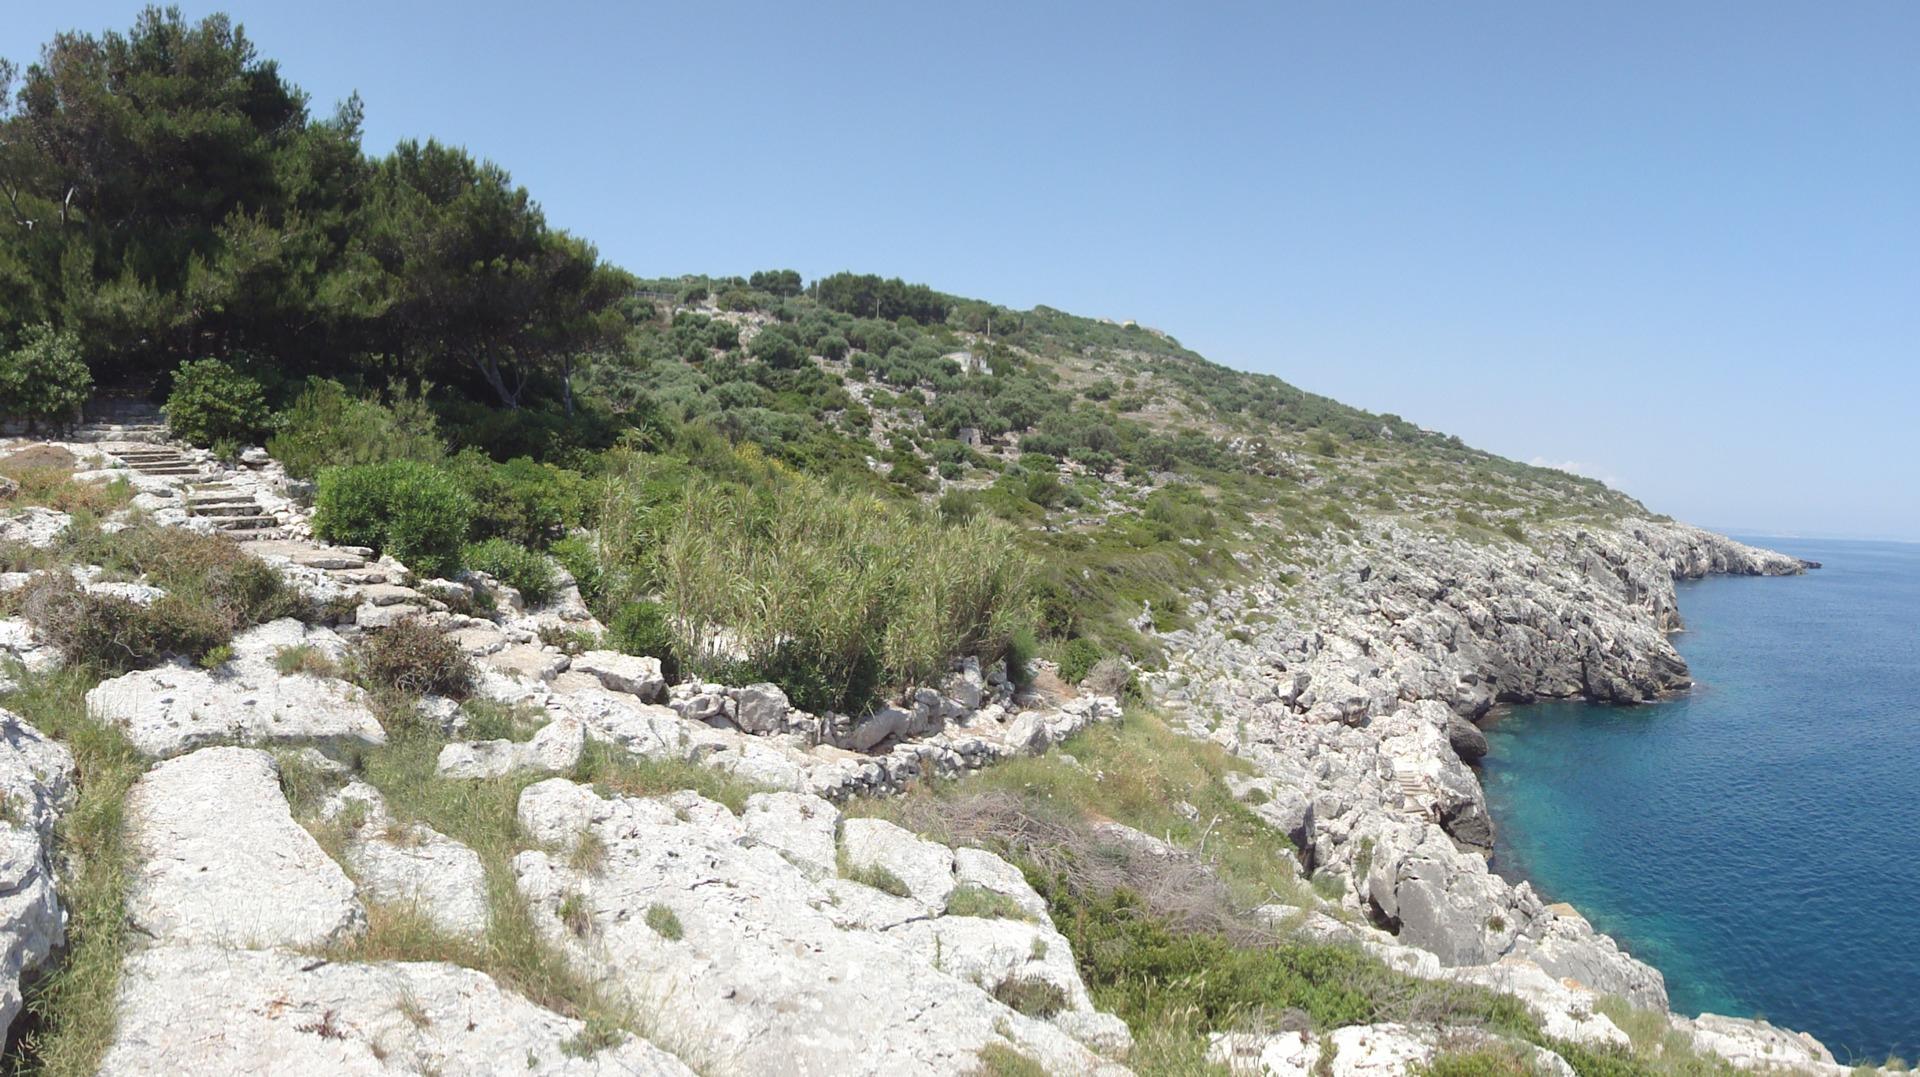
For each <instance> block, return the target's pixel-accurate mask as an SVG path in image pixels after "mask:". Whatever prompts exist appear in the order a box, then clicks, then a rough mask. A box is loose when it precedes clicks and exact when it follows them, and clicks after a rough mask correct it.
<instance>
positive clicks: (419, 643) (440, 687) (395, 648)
mask: <svg viewBox="0 0 1920 1077" xmlns="http://www.w3.org/2000/svg"><path fill="white" fill-rule="evenodd" d="M353 660H354V673H355V675H356V676H357V678H358V679H359V680H360V682H361V684H362V685H364V686H365V687H366V688H368V689H370V690H372V691H376V692H377V691H382V690H389V691H398V692H403V693H406V694H408V695H436V696H447V697H448V698H451V699H464V698H466V696H467V695H468V694H469V693H470V692H472V691H473V680H474V669H473V660H472V659H470V658H468V657H467V653H466V652H465V651H463V650H461V649H460V645H459V644H457V643H455V642H454V641H453V638H452V637H450V636H448V635H447V634H446V633H444V632H442V631H440V629H439V628H438V627H436V626H434V625H432V624H429V623H428V622H426V621H423V620H420V619H419V618H417V617H408V618H404V619H402V620H399V621H396V622H394V623H393V624H391V625H388V626H387V627H385V628H377V629H374V630H373V631H371V632H367V633H364V634H362V635H361V636H360V637H359V638H358V639H356V640H354V645H353Z"/></svg>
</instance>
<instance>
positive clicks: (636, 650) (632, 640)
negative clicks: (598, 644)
mask: <svg viewBox="0 0 1920 1077" xmlns="http://www.w3.org/2000/svg"><path fill="white" fill-rule="evenodd" d="M607 645H608V646H609V647H612V648H613V649H614V650H616V651H619V652H621V653H622V654H636V655H643V656H645V657H648V658H657V659H659V660H660V672H661V673H662V674H663V675H664V676H665V677H666V678H667V680H669V681H674V680H678V679H679V676H680V662H679V660H678V659H677V658H675V657H674V653H673V625H672V623H671V621H670V620H669V618H668V616H667V608H666V607H665V606H663V605H661V604H660V603H658V602H653V601H649V600H644V599H643V600H641V601H638V602H629V603H627V604H626V605H624V606H622V607H620V609H619V611H618V612H616V613H615V614H614V615H613V623H612V624H609V625H608V626H607Z"/></svg>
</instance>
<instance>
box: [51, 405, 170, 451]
mask: <svg viewBox="0 0 1920 1077" xmlns="http://www.w3.org/2000/svg"><path fill="white" fill-rule="evenodd" d="M81 418H82V421H81V423H80V425H79V426H77V427H75V428H74V430H73V433H72V434H70V435H69V438H68V439H69V440H71V441H83V442H121V443H125V444H134V445H140V444H152V445H160V444H164V443H165V442H166V441H167V438H168V436H169V435H168V431H167V419H166V416H165V415H163V414H162V413H161V411H160V409H159V407H158V406H156V405H155V404H153V403H152V402H151V401H149V400H146V399H145V398H144V397H133V396H104V397H95V398H94V399H92V400H89V401H87V405H86V407H85V408H84V409H82V411H81Z"/></svg>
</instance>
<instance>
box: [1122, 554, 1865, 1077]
mask: <svg viewBox="0 0 1920 1077" xmlns="http://www.w3.org/2000/svg"><path fill="white" fill-rule="evenodd" d="M1303 560H1313V561H1314V562H1315V563H1317V564H1319V565H1321V566H1323V568H1322V569H1321V570H1320V571H1315V570H1313V569H1310V568H1306V567H1304V566H1300V565H1282V566H1279V568H1278V571H1280V572H1283V573H1285V574H1286V575H1287V577H1288V578H1289V579H1300V580H1301V581H1302V582H1300V583H1298V584H1295V585H1293V586H1290V587H1284V588H1283V587H1281V586H1274V585H1261V584H1255V585H1251V586H1245V587H1241V588H1237V589H1232V590H1228V591H1225V592H1223V593H1221V594H1219V595H1217V596H1214V597H1212V598H1210V599H1209V600H1208V602H1207V606H1206V608H1205V610H1204V613H1203V615H1202V616H1201V618H1200V623H1199V624H1198V625H1197V626H1196V627H1195V628H1193V629H1189V630H1182V631H1176V632H1172V633H1168V634H1166V636H1165V640H1166V643H1167V647H1168V650H1169V652H1170V653H1171V654H1172V655H1173V656H1174V658H1173V660H1172V662H1171V663H1170V669H1169V671H1168V672H1167V673H1165V674H1161V675H1155V676H1152V677H1149V678H1148V679H1147V689H1148V691H1149V693H1150V694H1151V695H1153V696H1155V697H1156V698H1158V699H1159V700H1161V701H1162V704H1163V705H1164V706H1165V707H1167V708H1168V709H1169V710H1170V711H1172V712H1173V713H1176V714H1178V715H1180V716H1181V717H1182V718H1183V720H1184V722H1185V723H1186V725H1187V728H1188V729H1189V731H1190V732H1192V733H1193V734H1194V735H1195V736H1201V737H1206V738H1209V739H1211V740H1214V741H1216V742H1218V743H1220V744H1222V745H1223V746H1225V747H1226V748H1228V749H1229V750H1230V751H1232V752H1233V753H1235V754H1237V755H1239V756H1241V757H1242V758H1245V759H1247V760H1249V761H1250V762H1252V763H1253V765H1254V767H1255V770H1256V774H1255V775H1254V776H1251V777H1247V778H1244V779H1242V780H1241V782H1240V783H1239V785H1238V788H1237V792H1238V793H1239V795H1241V796H1242V797H1243V799H1244V800H1245V801H1246V802H1247V803H1250V804H1254V805H1256V810H1257V811H1258V812H1259V813H1260V814H1261V815H1262V816H1263V817H1265V818H1267V819H1268V820H1269V821H1271V822H1272V823H1273V824H1274V825H1275V826H1277V827H1279V828H1281V829H1283V830H1284V831H1285V832H1286V833H1287V834H1288V835H1289V836H1290V837H1291V838H1292V839H1293V841H1294V842H1295V844H1296V845H1297V846H1298V848H1299V849H1300V851H1301V856H1302V860H1303V864H1304V867H1305V869H1306V870H1307V871H1309V872H1310V873H1311V874H1313V875H1314V876H1315V877H1316V878H1329V879H1333V880H1337V881H1338V891H1339V893H1340V895H1341V896H1340V902H1341V904H1342V905H1343V906H1344V907H1346V908H1347V909H1349V910H1350V911H1351V912H1352V913H1354V914H1355V915H1354V916H1353V918H1352V919H1351V920H1349V921H1347V922H1344V923H1341V922H1334V921H1322V922H1320V923H1319V925H1318V928H1319V930H1322V931H1324V932H1326V933H1327V934H1328V935H1329V936H1331V937H1339V938H1343V939H1351V940H1354V941H1356V942H1358V943H1359V944H1360V945H1362V946H1365V947H1367V948H1368V949H1370V950H1373V951H1374V952H1377V953H1379V954H1381V955H1382V956H1383V957H1385V958H1386V959H1387V960H1389V961H1391V962H1393V963H1395V964H1398V965H1401V966H1403V967H1406V968H1408V969H1410V970H1418V971H1419V972H1420V974H1421V975H1433V976H1445V977H1453V978H1462V979H1467V980H1472V981H1478V982H1494V983H1501V984H1504V985H1506V986H1507V987H1508V989H1510V990H1514V991H1516V992H1517V993H1521V994H1522V995H1523V997H1527V998H1529V1000H1530V1001H1534V1002H1536V1003H1537V1004H1541V1005H1543V1006H1545V1007H1547V1008H1549V1009H1553V1008H1556V1007H1557V1008H1558V1009H1560V1010H1561V1011H1562V1012H1563V1013H1564V1014H1565V1015H1566V1017H1567V1018H1568V1019H1569V1020H1581V1021H1584V1022H1590V1023H1591V1025H1589V1026H1588V1027H1585V1028H1583V1029H1582V1030H1581V1035H1582V1036H1592V1037H1596V1038H1599V1039H1603V1040H1604V1039H1606V1038H1609V1037H1611V1036H1613V1035H1615V1034H1616V1033H1617V1032H1618V1030H1617V1029H1614V1028H1613V1027H1612V1022H1610V1021H1609V1020H1608V1019H1607V1018H1606V1017H1604V1016H1601V1015H1600V1014H1598V1013H1596V1012H1594V1004H1595V1003H1596V1002H1597V1001H1598V1000H1600V999H1601V998H1603V997H1606V996H1617V997H1619V998H1623V999H1626V1000H1628V1001H1629V1002H1631V1003H1633V1004H1634V1005H1635V1006H1638V1007H1644V1008H1648V1009H1652V1010H1655V1011H1659V1012H1662V1013H1664V1012H1665V1011H1666V1005H1667V993H1666V988H1665V984H1664V981H1663V979H1662V977H1661V975H1660V973H1659V971H1658V970H1656V969H1654V968H1652V967H1650V966H1648V965H1646V964H1644V963H1642V962H1641V961H1638V960H1636V959H1635V958H1634V957H1633V956H1632V955H1630V954H1628V953H1626V952H1624V951H1622V950H1621V948H1620V947H1619V946H1618V945H1616V944H1615V942H1614V941H1613V940H1612V939H1610V938H1608V937H1606V936H1605V935H1603V934H1600V933H1598V932H1596V931H1595V930H1594V929H1593V928H1592V927H1591V926H1590V925H1589V924H1588V923H1587V921H1586V920H1585V919H1584V918H1583V917H1581V916H1580V914H1579V913H1578V911H1577V910H1575V909H1573V908H1572V907H1571V906H1567V905H1555V904H1547V903H1545V902H1543V901H1542V900H1541V899H1540V898H1539V896H1538V895H1537V894H1535V892H1534V891H1533V889H1532V887H1531V886H1529V885H1528V884H1527V883H1525V882H1520V883H1518V884H1517V885H1516V884H1510V883H1509V882H1507V881H1506V880H1504V879H1502V878H1500V877H1499V876H1498V875H1495V874H1494V873H1492V872H1491V871H1490V870H1489V869H1488V863H1487V859H1488V856H1489V854H1490V852H1491V847H1492V820H1491V819H1490V818H1489V815H1488V811H1487V805H1486V798H1485V795H1484V793H1483V791H1482V789H1481V786H1480V783H1479V781H1478V779H1477V777H1476V775H1475V773H1474V771H1473V769H1472V767H1471V765H1470V764H1471V763H1472V762H1473V761H1475V760H1477V759H1478V758H1480V757H1481V756H1482V755H1484V753H1485V752H1486V751H1487V741H1486V738H1485V736H1484V734H1482V733H1481V732H1480V731H1479V729H1478V728H1477V727H1476V726H1475V725H1474V722H1475V720H1477V719H1480V718H1482V717H1484V716H1486V715H1487V713H1488V712H1489V710H1490V709H1491V708H1493V707H1494V706H1495V705H1496V704H1504V703H1523V702H1530V701H1533V700H1539V699H1585V700H1592V701H1599V702H1610V703H1621V704H1635V703H1643V702H1649V701H1653V700H1656V699H1658V698H1661V697H1663V696H1667V695H1670V694H1673V693H1678V692H1684V691H1686V690H1687V689H1688V688H1689V687H1690V686H1691V683H1692V682H1691V679H1690V675H1689V671H1688V668H1687V664H1686V662H1685V661H1684V660H1683V659H1682V658H1681V657H1680V655H1679V654H1678V652H1677V651H1676V650H1675V649H1674V647H1673V645H1672V642H1671V641H1670V639H1669V638H1668V636H1669V633H1672V632H1674V631H1677V630H1679V629H1680V628H1681V627H1682V626H1681V622H1680V617H1679V612H1678V607H1677V603H1676V600H1675V590H1674V581H1676V580H1685V579H1697V578H1701V577H1704V576H1708V575H1715V574H1725V575H1748V576H1772V575H1790V574H1798V573H1802V572H1805V571H1807V570H1808V569H1810V568H1818V567H1819V566H1818V564H1817V563H1815V562H1810V561H1802V560H1800V559H1797V558H1793V557H1788V556H1786V555H1783V554H1778V553H1774V552H1771V551H1767V550H1762V549H1757V548H1754V547H1751V546H1747V545H1744V544H1742V543H1739V542H1736V541H1733V540H1731V539H1728V538H1725V537H1724V536H1721V535H1717V534H1714V533H1711V532H1708V531H1704V530H1701V529H1699V528H1694V527H1689V526H1686V525H1682V524H1677V523H1674V522H1671V521H1667V520H1655V519H1648V518H1642V519H1627V520H1622V521H1620V522H1618V523H1617V524H1610V525H1604V526H1589V525H1582V526H1569V527H1565V528H1561V529H1559V530H1556V531H1553V532H1549V533H1548V534H1546V535H1543V536H1542V537H1541V539H1540V541H1538V542H1536V543H1535V544H1534V546H1533V548H1531V549H1529V548H1526V547H1522V546H1519V545H1518V544H1498V545H1489V544H1487V543H1484V542H1475V541H1468V540H1463V539H1453V538H1445V537H1440V536H1436V535H1434V534H1432V533H1431V532H1425V533H1417V532H1413V531H1409V530H1403V529H1401V528H1399V527H1397V526H1395V525H1394V524H1392V523H1390V522H1387V523H1379V524H1375V525H1371V526H1369V527H1368V528H1367V530H1366V533H1365V535H1364V536H1363V537H1362V539H1361V540H1360V541H1358V542H1356V543H1353V544H1351V545H1329V546H1327V547H1324V548H1320V549H1316V550H1314V551H1312V552H1311V553H1310V554H1309V555H1308V556H1307V557H1305V558H1303ZM1325 566H1330V570H1328V568H1327V567H1325ZM1330 889H1331V888H1330ZM1323 892H1324V891H1323ZM1669 1022H1670V1024H1671V1026H1672V1027H1673V1028H1674V1029H1675V1030H1677V1031H1679V1032H1680V1033H1682V1034H1683V1035H1685V1036H1687V1037H1690V1038H1691V1039H1692V1040H1693V1041H1694V1042H1695V1043H1696V1044H1698V1045H1699V1046H1700V1047H1701V1048H1702V1049H1703V1050H1704V1051H1707V1052H1710V1053H1714V1054H1718V1055H1720V1056H1722V1057H1726V1058H1731V1059H1735V1060H1738V1061H1740V1062H1741V1063H1742V1064H1757V1065H1769V1066H1771V1065H1777V1066H1782V1067H1800V1068H1804V1069H1806V1070H1809V1071H1820V1072H1841V1071H1842V1069H1843V1068H1842V1067H1840V1066H1839V1065H1837V1064H1836V1063H1835V1062H1834V1059H1833V1056H1832V1055H1831V1053H1829V1052H1828V1051H1827V1050H1826V1049H1825V1048H1824V1047H1823V1046H1822V1045H1820V1044H1818V1043H1817V1042H1816V1041H1813V1040H1812V1039H1811V1038H1810V1037H1807V1036H1804V1035H1800V1034H1793V1033H1789V1032H1786V1031H1784V1030H1780V1029H1776V1028H1774V1027H1773V1026H1771V1025H1769V1024H1767V1023H1766V1022H1764V1021H1757V1020H1743V1019H1738V1018H1728V1017H1722V1016H1717V1015H1706V1016H1704V1017H1701V1018H1699V1019H1689V1018H1686V1017H1683V1016H1680V1015H1670V1016H1669ZM1593 1026H1604V1027H1602V1028H1600V1029H1599V1030H1598V1031H1596V1029H1595V1027H1593ZM1262 1046H1263V1049H1266V1050H1269V1051H1271V1050H1272V1049H1273V1047H1272V1045H1271V1044H1266V1045H1262ZM1283 1053H1284V1052H1283Z"/></svg>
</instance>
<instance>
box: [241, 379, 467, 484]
mask: <svg viewBox="0 0 1920 1077" xmlns="http://www.w3.org/2000/svg"><path fill="white" fill-rule="evenodd" d="M275 427H276V429H275V431H274V433H273V435H272V436H271V437H269V438H268V439H267V451H268V452H270V453H272V454H273V457H274V459H276V460H278V461H280V463H281V464H283V465H285V467H286V469H287V474H289V475H292V476H294V477H296V478H302V479H310V478H312V477H313V476H315V475H318V474H319V473H320V469H321V468H324V467H333V466H347V465H353V464H378V463H382V462H384V461H387V460H426V461H433V460H437V459H439V458H440V456H441V455H442V454H443V453H444V452H445V448H444V446H443V445H442V444H441V441H440V437H439V434H438V433H437V432H436V429H435V419H434V415H433V412H432V411H430V410H428V408H427V406H426V401H425V399H424V398H423V397H419V396H409V395H408V394H407V393H406V392H405V391H404V390H396V391H395V393H394V400H393V403H392V404H391V405H386V404H382V403H380V402H379V401H377V400H368V399H362V398H360V397H357V396H355V395H353V394H352V393H350V392H348V391H347V387H346V386H344V385H341V384H340V383H339V382H337V381H332V380H329V379H326V378H309V379H308V380H307V387H306V388H305V389H303V390H302V391H301V393H300V395H299V396H297V397H295V398H294V401H293V403H292V404H291V405H289V406H288V407H287V408H286V410H284V411H282V412H281V413H280V415H279V416H278V418H277V421H276V423H275Z"/></svg>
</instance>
